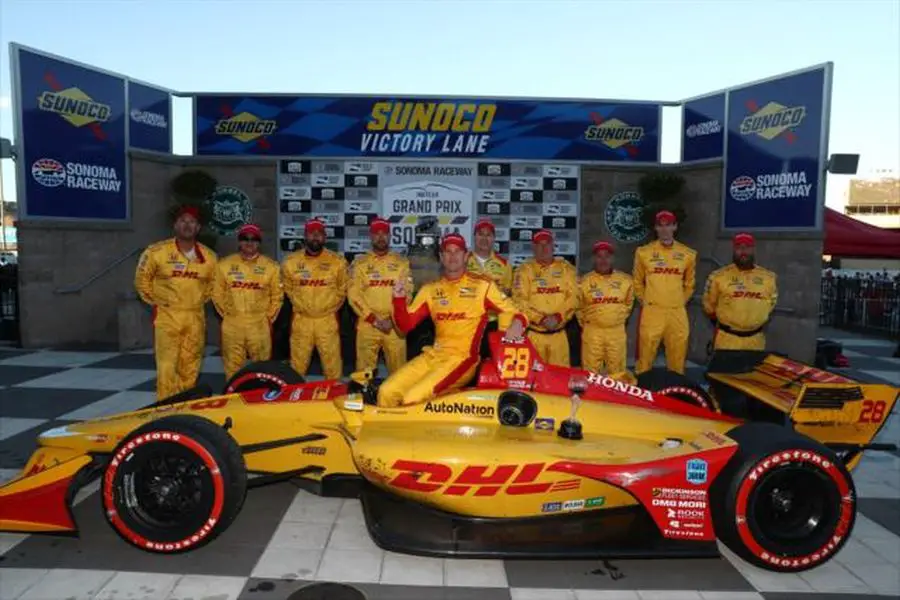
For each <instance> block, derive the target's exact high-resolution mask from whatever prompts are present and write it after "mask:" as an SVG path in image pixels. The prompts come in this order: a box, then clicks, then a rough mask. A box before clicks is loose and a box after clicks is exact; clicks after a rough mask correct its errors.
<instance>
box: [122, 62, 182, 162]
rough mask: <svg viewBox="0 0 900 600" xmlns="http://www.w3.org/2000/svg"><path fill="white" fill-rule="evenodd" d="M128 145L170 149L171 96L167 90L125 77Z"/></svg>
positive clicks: (156, 150) (166, 150)
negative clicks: (126, 85) (126, 86)
mask: <svg viewBox="0 0 900 600" xmlns="http://www.w3.org/2000/svg"><path fill="white" fill-rule="evenodd" d="M128 145H129V146H131V147H132V148H138V149H141V150H152V151H154V152H165V153H166V154H171V153H172V98H171V96H170V95H169V92H168V91H166V90H162V89H160V88H156V87H152V86H149V85H145V84H143V83H138V82H136V81H130V80H129V81H128Z"/></svg>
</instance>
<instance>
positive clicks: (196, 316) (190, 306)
mask: <svg viewBox="0 0 900 600" xmlns="http://www.w3.org/2000/svg"><path fill="white" fill-rule="evenodd" d="M173 229H174V232H175V236H174V237H173V238H170V239H168V240H164V241H162V242H157V243H156V244H152V245H151V246H149V247H148V248H147V249H146V250H144V252H143V254H141V258H140V260H139V261H138V267H137V271H136V273H135V276H134V287H135V288H136V289H137V293H138V295H139V296H140V298H141V300H143V301H144V302H146V303H147V304H149V305H150V306H151V307H152V308H153V348H154V353H155V354H156V397H157V399H158V400H163V399H165V398H168V397H170V396H173V395H175V394H178V393H179V392H183V391H185V390H187V389H190V388H191V387H193V386H194V385H196V383H197V376H198V375H199V374H200V363H201V362H202V361H203V349H204V348H205V347H206V302H207V301H208V300H209V298H210V295H211V294H212V285H213V279H214V277H215V271H216V262H217V257H216V254H215V253H214V252H213V251H212V250H210V249H209V248H207V247H206V246H204V245H203V244H201V243H200V242H198V241H197V234H198V233H199V232H200V211H199V210H198V209H197V208H196V207H193V206H186V207H183V208H181V209H180V210H179V212H178V214H177V215H176V217H175V223H174V226H173Z"/></svg>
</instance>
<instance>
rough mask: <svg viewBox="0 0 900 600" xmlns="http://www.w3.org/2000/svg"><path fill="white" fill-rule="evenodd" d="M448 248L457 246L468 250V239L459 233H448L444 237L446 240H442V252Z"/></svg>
mask: <svg viewBox="0 0 900 600" xmlns="http://www.w3.org/2000/svg"><path fill="white" fill-rule="evenodd" d="M447 246H457V247H459V248H461V249H463V250H466V238H464V237H463V236H461V235H459V234H458V233H448V234H447V235H445V236H444V239H442V240H441V250H445V249H446V248H447Z"/></svg>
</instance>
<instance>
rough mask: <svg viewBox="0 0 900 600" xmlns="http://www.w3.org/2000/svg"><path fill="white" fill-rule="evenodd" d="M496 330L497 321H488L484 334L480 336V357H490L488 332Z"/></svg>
mask: <svg viewBox="0 0 900 600" xmlns="http://www.w3.org/2000/svg"><path fill="white" fill-rule="evenodd" d="M493 331H497V321H488V324H487V327H485V328H484V335H483V336H482V337H481V350H480V353H481V358H482V359H485V358H490V357H491V349H490V346H489V345H488V334H489V333H491V332H493Z"/></svg>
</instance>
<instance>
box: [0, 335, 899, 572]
mask: <svg viewBox="0 0 900 600" xmlns="http://www.w3.org/2000/svg"><path fill="white" fill-rule="evenodd" d="M489 343H490V348H491V358H490V359H487V360H485V361H484V362H483V363H482V365H481V368H480V371H479V373H478V375H477V377H476V380H475V382H474V385H473V386H472V387H469V388H466V389H463V390H460V391H456V392H451V393H447V394H444V395H440V396H437V397H435V398H431V399H429V400H427V401H426V402H423V403H421V404H418V405H412V406H405V407H402V408H386V407H379V406H378V405H377V386H378V382H377V381H375V380H373V379H372V377H371V373H356V374H354V375H353V376H352V377H351V378H350V380H349V381H324V382H315V383H304V382H303V380H302V378H301V377H300V376H299V375H298V374H296V373H294V372H293V371H291V370H290V368H289V367H288V366H287V365H285V364H284V363H280V362H267V363H258V364H255V365H250V366H248V367H247V368H245V369H244V370H243V371H242V372H240V373H238V374H237V375H235V377H233V378H232V380H231V381H230V382H229V383H228V384H227V386H226V390H225V393H223V394H221V395H211V391H210V390H208V389H206V390H203V389H201V388H198V389H195V390H189V391H187V392H185V393H183V394H180V395H179V396H176V397H173V398H170V399H168V400H164V401H162V402H160V403H157V404H154V405H152V406H149V407H147V408H145V409H142V410H138V411H135V412H129V413H124V414H119V415H115V416H111V417H106V418H101V419H94V420H90V421H85V422H81V423H76V424H72V425H67V426H65V427H60V428H56V429H52V430H49V431H46V432H44V433H43V434H42V435H41V436H39V439H38V443H39V448H38V449H37V450H36V451H35V452H34V454H33V456H32V457H31V459H30V460H29V461H28V464H27V465H26V467H25V469H24V471H23V472H22V474H21V475H20V476H19V477H18V478H17V479H14V480H12V481H10V482H9V483H7V484H6V485H4V486H3V487H2V488H0V530H5V531H16V532H43V533H68V534H71V533H76V532H77V525H76V523H75V522H74V519H73V517H72V512H71V508H70V506H71V505H70V501H71V498H72V497H73V494H74V491H75V490H77V489H78V488H79V487H81V486H83V485H84V484H85V483H86V482H88V481H89V480H90V479H92V478H93V477H98V476H99V477H102V482H101V487H100V494H99V496H100V501H101V502H102V505H103V509H104V512H105V514H106V518H107V520H108V522H109V523H110V525H111V526H112V527H113V528H114V529H115V531H116V532H117V533H118V534H119V535H120V536H121V537H122V538H123V539H124V540H125V541H127V542H128V543H130V544H133V545H135V546H137V547H139V548H142V549H144V550H146V551H149V552H157V553H175V552H184V551H189V550H191V549H194V548H197V547H200V546H202V545H204V544H206V543H209V542H210V541H212V540H213V539H214V538H215V537H216V536H217V535H219V534H220V533H221V532H222V531H224V530H225V529H226V528H227V527H228V526H229V525H230V524H231V523H232V521H233V520H234V519H235V517H236V516H237V515H238V513H239V511H240V509H241V506H242V504H243V501H244V498H245V494H246V491H247V488H248V487H252V486H257V485H262V484H265V483H267V482H272V481H275V480H280V479H284V478H296V479H298V480H299V481H301V482H302V483H303V484H304V485H305V486H306V488H307V489H308V490H309V491H312V492H314V493H317V494H321V495H325V496H358V497H360V498H361V500H362V507H363V511H364V514H365V519H366V522H367V524H368V529H369V532H370V534H371V536H372V538H373V539H374V540H375V541H376V543H377V544H379V545H380V546H381V547H383V548H386V549H390V550H394V551H399V552H407V553H414V554H422V555H432V556H456V557H485V556H491V557H618V558H622V557H638V556H644V557H646V556H708V555H717V553H718V550H717V546H716V543H715V542H716V539H717V538H718V539H720V540H722V541H723V542H724V543H725V544H726V545H727V546H728V547H730V548H731V549H732V550H733V551H735V552H736V553H738V554H739V555H741V556H742V557H744V558H745V559H747V560H748V561H750V562H752V563H754V564H756V565H759V566H762V567H764V568H768V569H772V570H776V571H800V570H804V569H809V568H812V567H815V566H817V565H820V564H822V563H824V562H825V561H827V560H829V559H830V558H831V557H833V556H834V555H835V554H836V553H837V552H838V550H839V549H840V548H841V546H842V545H843V544H844V543H845V542H846V540H847V538H848V537H849V535H850V533H851V530H852V528H853V524H854V519H855V516H856V494H855V490H854V485H853V481H852V478H851V476H850V472H849V471H850V470H851V469H852V468H853V467H854V466H855V465H856V464H857V463H858V460H859V457H860V456H861V454H862V452H863V451H864V450H866V449H872V448H878V447H879V446H878V445H875V444H872V443H871V441H872V440H873V438H874V437H875V435H876V434H877V432H878V430H879V429H880V428H881V426H882V425H883V424H884V422H885V420H886V419H887V416H888V415H889V414H890V412H891V410H892V409H893V407H894V404H895V403H896V401H897V397H898V390H897V389H896V388H893V387H891V386H887V385H868V384H862V383H859V382H856V381H852V380H849V379H847V378H844V377H841V376H838V375H833V374H831V373H827V372H824V371H819V370H817V369H813V368H810V367H806V366H804V365H801V364H799V363H796V362H794V361H791V360H788V359H786V358H783V357H779V356H776V355H773V354H766V353H755V352H754V353H746V352H736V353H727V354H723V353H719V354H717V356H716V357H714V359H713V361H712V363H711V364H710V368H709V371H708V373H707V378H708V379H709V382H710V390H709V391H707V390H706V389H705V388H703V387H701V386H699V385H697V384H694V383H692V382H691V381H689V380H688V379H686V378H684V377H681V376H678V375H675V374H673V373H669V372H666V371H651V372H650V373H647V374H644V375H642V376H641V377H640V378H638V379H637V381H634V380H633V379H632V380H629V379H628V378H624V377H623V378H614V377H608V376H606V375H600V374H596V373H591V372H588V371H584V370H581V369H576V368H563V367H557V366H553V365H548V364H545V363H544V362H542V361H541V360H540V359H539V357H538V356H537V354H536V352H535V350H534V348H533V346H532V345H531V344H530V343H529V342H527V341H523V342H509V341H506V340H503V339H502V338H501V336H500V334H497V333H494V334H491V337H490V340H489Z"/></svg>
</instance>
